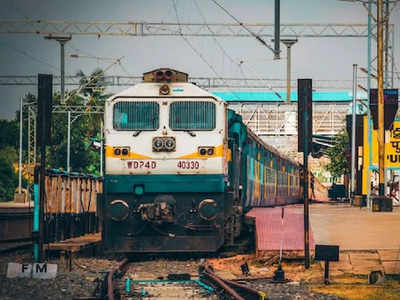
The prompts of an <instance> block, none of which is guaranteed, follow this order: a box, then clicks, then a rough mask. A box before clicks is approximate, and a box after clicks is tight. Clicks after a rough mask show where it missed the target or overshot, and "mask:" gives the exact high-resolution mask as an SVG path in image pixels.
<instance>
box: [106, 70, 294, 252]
mask: <svg viewBox="0 0 400 300" xmlns="http://www.w3.org/2000/svg"><path fill="white" fill-rule="evenodd" d="M104 153H105V155H104V160H105V174H104V183H103V185H104V186H103V187H104V189H103V194H102V195H100V198H99V205H98V207H99V210H100V215H101V220H102V221H101V222H102V238H103V243H104V247H105V251H106V252H113V253H167V252H216V251H218V250H219V249H220V248H221V247H222V246H227V245H234V243H235V240H237V238H238V237H239V236H240V235H241V234H242V233H243V231H244V227H245V226H244V216H245V214H246V212H248V211H249V210H250V209H251V208H253V207H268V206H277V205H287V204H292V203H298V202H299V201H300V199H301V184H300V173H301V166H300V165H299V164H298V163H296V162H295V161H292V160H290V159H289V158H287V157H285V156H284V155H282V154H280V153H279V152H278V151H277V150H276V149H275V148H273V147H271V146H269V145H267V144H266V143H264V142H263V141H262V140H261V139H260V138H259V137H258V136H257V135H255V134H254V133H253V132H252V131H251V130H250V129H249V128H248V127H247V126H246V124H244V122H243V120H242V117H241V116H240V115H239V114H237V113H236V112H235V111H234V110H231V109H229V108H228V105H227V103H226V102H225V101H223V100H222V99H220V98H218V97H216V96H214V95H213V94H212V93H210V92H208V91H206V90H204V89H202V88H200V87H198V86H197V85H196V84H194V83H191V82H189V76H188V74H187V73H184V72H181V71H177V70H174V69H171V68H159V69H156V70H152V71H149V72H146V73H144V74H143V82H141V83H138V84H136V85H134V86H132V87H130V88H128V89H126V90H124V91H122V92H120V93H117V94H115V95H113V96H112V97H110V98H109V99H107V101H106V103H105V113H104Z"/></svg>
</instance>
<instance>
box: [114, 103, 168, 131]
mask: <svg viewBox="0 0 400 300" xmlns="http://www.w3.org/2000/svg"><path fill="white" fill-rule="evenodd" d="M159 113H160V107H159V105H158V103H157V102H139V101H137V102H131V101H121V102H118V103H115V105H114V113H113V126H114V129H117V130H156V129H158V127H159Z"/></svg>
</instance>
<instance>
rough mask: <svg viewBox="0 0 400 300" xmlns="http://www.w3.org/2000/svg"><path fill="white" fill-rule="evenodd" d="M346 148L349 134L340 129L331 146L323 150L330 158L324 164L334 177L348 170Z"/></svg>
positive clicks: (346, 172)
mask: <svg viewBox="0 0 400 300" xmlns="http://www.w3.org/2000/svg"><path fill="white" fill-rule="evenodd" d="M348 149H349V136H348V134H347V132H346V131H341V132H340V133H338V134H337V135H336V136H335V139H334V144H333V147H331V148H328V149H327V150H326V151H325V152H326V154H327V155H328V156H329V158H330V160H331V161H330V163H329V164H327V165H326V170H327V171H329V172H330V173H331V175H332V176H333V178H334V179H335V178H339V177H341V176H342V175H344V174H348V173H349V172H350V171H349V168H348V166H347V158H346V152H347V151H348ZM334 182H335V180H334Z"/></svg>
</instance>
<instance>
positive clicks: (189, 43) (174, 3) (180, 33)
mask: <svg viewBox="0 0 400 300" xmlns="http://www.w3.org/2000/svg"><path fill="white" fill-rule="evenodd" d="M175 1H176V0H172V4H173V6H174V10H175V15H176V20H177V23H178V28H179V35H180V36H181V37H182V39H183V40H184V41H185V42H186V44H187V45H188V46H189V47H190V48H191V49H192V50H193V52H194V53H196V54H197V56H198V57H199V58H200V59H201V60H202V61H203V62H204V63H205V64H206V65H207V66H208V67H209V68H210V69H211V70H212V71H213V72H214V74H215V75H216V76H218V77H221V76H219V74H218V72H217V71H216V70H215V68H214V67H213V66H212V65H211V64H210V63H209V62H208V61H207V60H206V59H205V58H204V56H203V55H202V54H201V53H200V52H199V51H198V50H197V49H196V48H195V47H194V46H193V45H192V43H191V42H190V41H189V40H188V39H187V38H186V37H185V36H184V35H183V33H182V27H181V22H180V19H179V15H178V9H177V7H176V2H175Z"/></svg>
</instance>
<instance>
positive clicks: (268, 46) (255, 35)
mask: <svg viewBox="0 0 400 300" xmlns="http://www.w3.org/2000/svg"><path fill="white" fill-rule="evenodd" d="M211 1H212V2H214V3H215V5H217V6H218V7H219V8H221V9H222V10H223V11H224V12H225V13H226V14H227V15H228V16H230V17H231V18H232V19H233V20H235V21H236V23H238V24H239V25H240V26H242V27H243V28H244V29H245V30H246V31H247V32H248V33H250V35H251V36H253V37H254V38H255V39H256V40H257V41H259V42H260V43H261V44H263V45H264V46H265V47H267V48H268V49H269V50H271V51H272V53H274V54H277V53H275V50H274V49H273V48H272V47H271V46H270V45H268V44H267V43H266V42H265V41H264V40H263V39H262V38H261V37H260V36H259V35H257V34H255V33H254V32H253V31H251V30H250V29H248V28H247V27H246V26H245V25H244V24H243V23H242V22H240V21H239V20H238V19H237V18H235V17H234V16H233V15H232V14H231V13H230V12H229V11H228V10H227V9H225V8H224V7H223V6H222V5H221V4H219V3H218V2H217V1H216V0H211Z"/></svg>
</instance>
